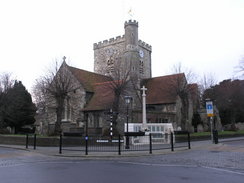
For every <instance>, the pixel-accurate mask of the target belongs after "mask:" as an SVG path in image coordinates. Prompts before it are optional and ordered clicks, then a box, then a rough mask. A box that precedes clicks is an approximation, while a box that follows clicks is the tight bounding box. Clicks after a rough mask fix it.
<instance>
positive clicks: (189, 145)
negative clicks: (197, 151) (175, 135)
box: [187, 132, 191, 149]
mask: <svg viewBox="0 0 244 183" xmlns="http://www.w3.org/2000/svg"><path fill="white" fill-rule="evenodd" d="M187 139H188V149H191V137H190V133H189V132H187Z"/></svg>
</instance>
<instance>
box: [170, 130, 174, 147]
mask: <svg viewBox="0 0 244 183" xmlns="http://www.w3.org/2000/svg"><path fill="white" fill-rule="evenodd" d="M170 143H171V151H174V134H173V132H171V133H170Z"/></svg>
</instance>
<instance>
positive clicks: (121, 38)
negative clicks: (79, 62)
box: [93, 35, 125, 50]
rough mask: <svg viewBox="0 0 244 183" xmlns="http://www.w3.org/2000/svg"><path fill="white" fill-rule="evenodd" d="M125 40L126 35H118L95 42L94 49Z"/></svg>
mask: <svg viewBox="0 0 244 183" xmlns="http://www.w3.org/2000/svg"><path fill="white" fill-rule="evenodd" d="M124 41H125V36H124V35H123V36H117V37H116V38H110V39H107V40H104V41H102V42H101V41H100V42H98V43H94V44H93V50H96V49H99V48H103V47H106V46H109V45H113V44H118V43H121V42H124Z"/></svg>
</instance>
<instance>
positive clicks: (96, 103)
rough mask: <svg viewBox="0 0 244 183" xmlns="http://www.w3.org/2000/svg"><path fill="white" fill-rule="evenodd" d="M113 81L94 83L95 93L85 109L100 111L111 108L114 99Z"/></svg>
mask: <svg viewBox="0 0 244 183" xmlns="http://www.w3.org/2000/svg"><path fill="white" fill-rule="evenodd" d="M112 82H114V81H108V82H104V83H97V84H94V95H93V96H92V98H91V100H90V102H89V103H88V105H87V106H86V107H85V108H84V109H83V111H99V110H106V109H110V108H111V107H112V105H113V101H114V90H113V86H112Z"/></svg>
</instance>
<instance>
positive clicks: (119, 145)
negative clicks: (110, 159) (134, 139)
mask: <svg viewBox="0 0 244 183" xmlns="http://www.w3.org/2000/svg"><path fill="white" fill-rule="evenodd" d="M118 153H119V155H121V142H120V135H119V152H118Z"/></svg>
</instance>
